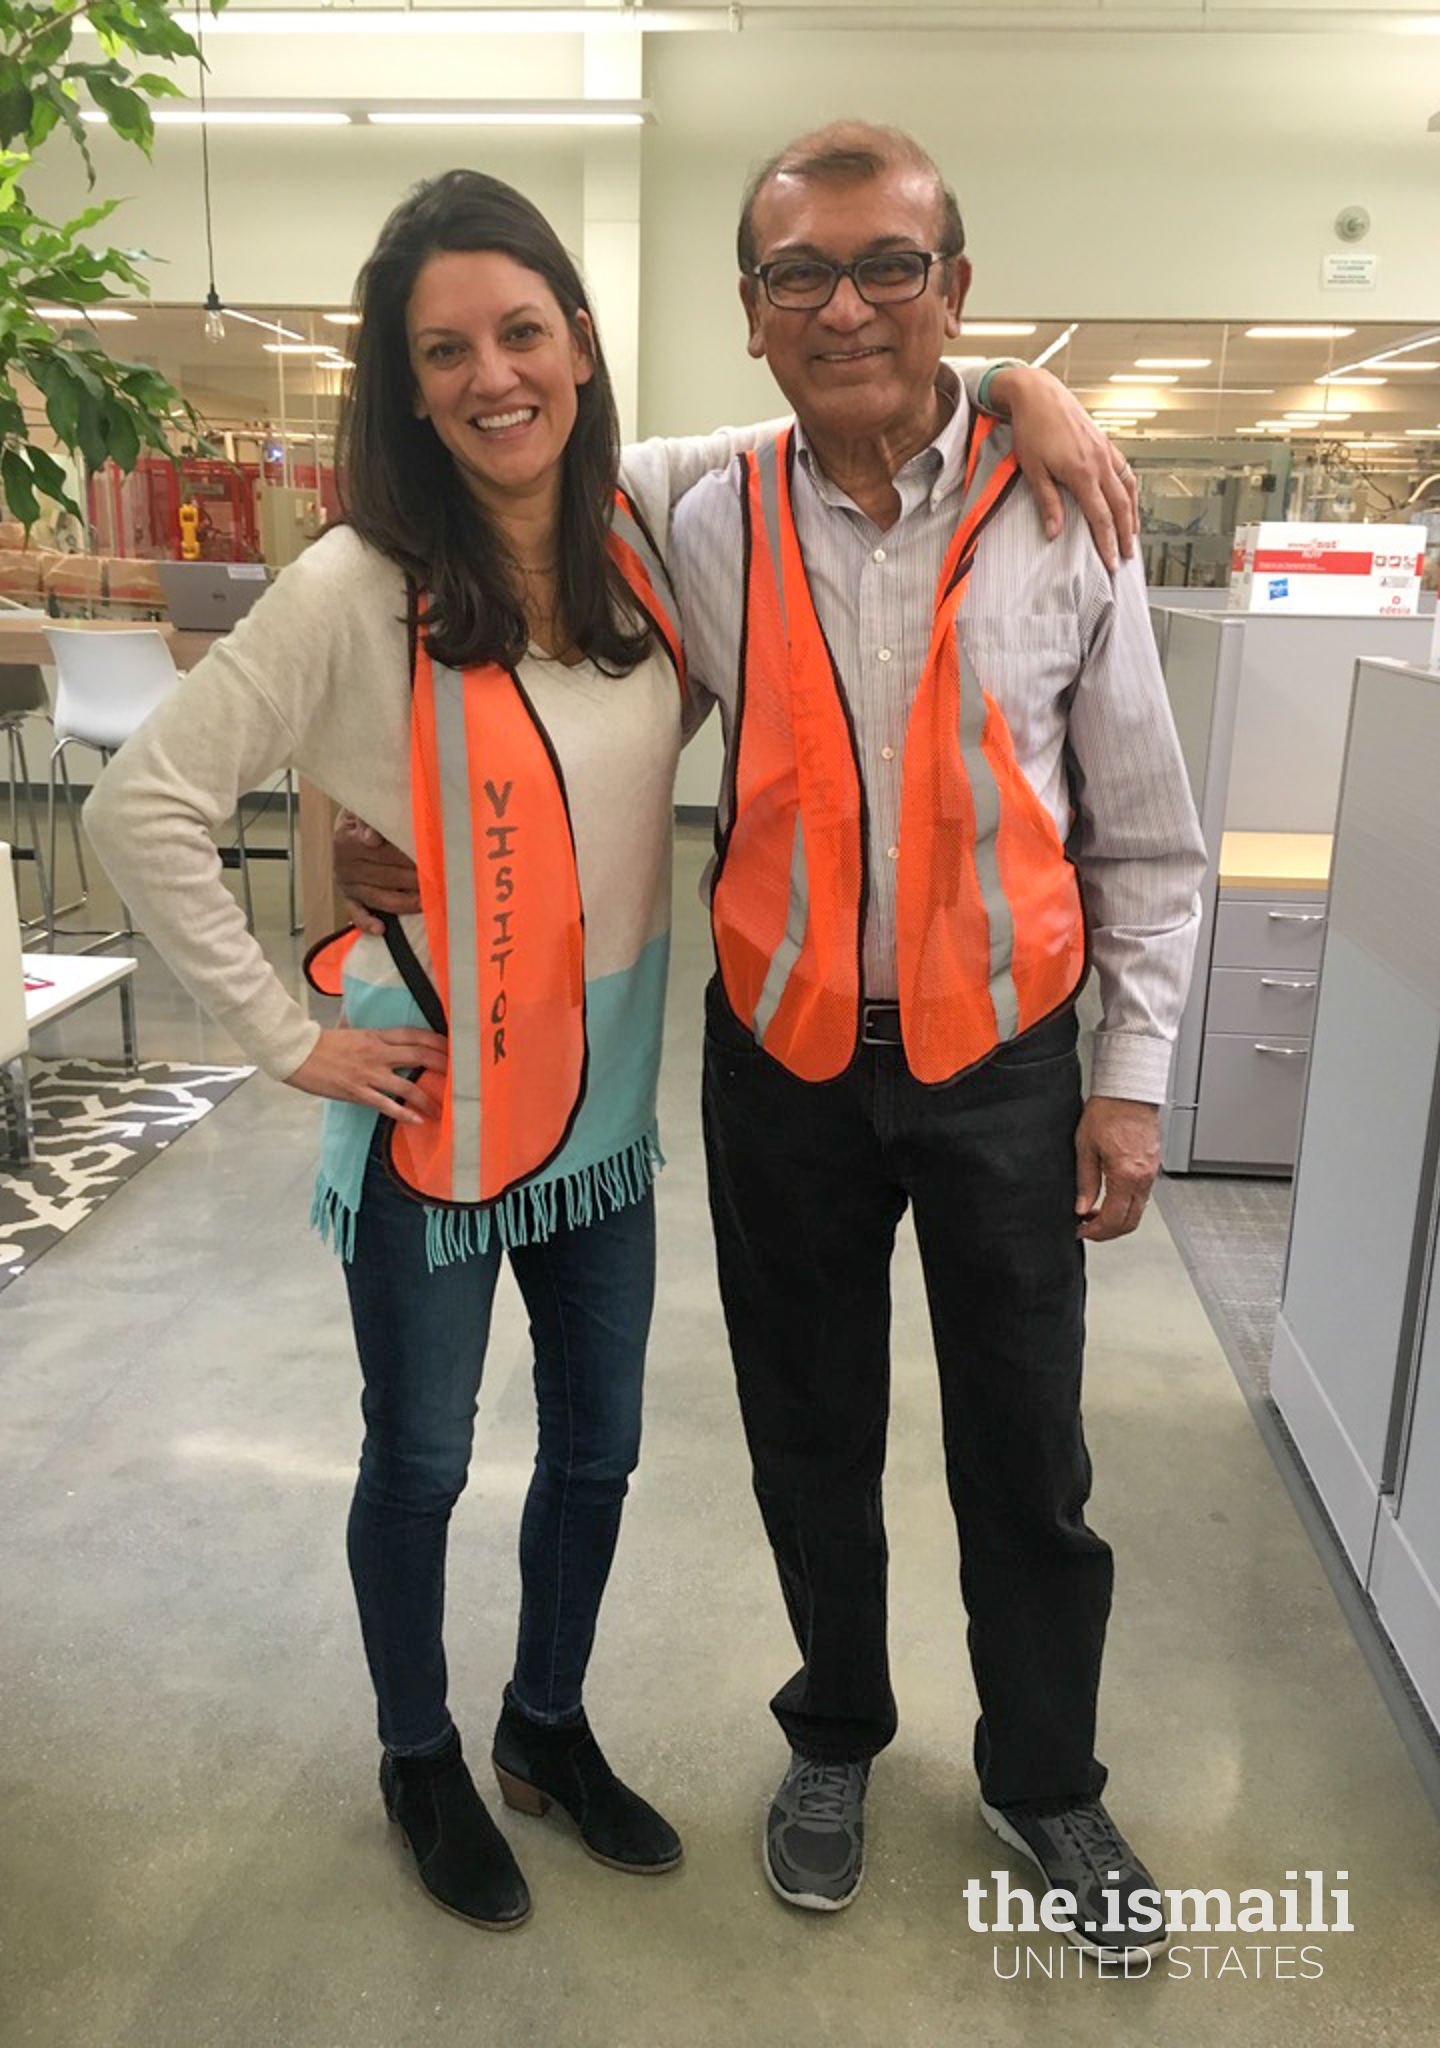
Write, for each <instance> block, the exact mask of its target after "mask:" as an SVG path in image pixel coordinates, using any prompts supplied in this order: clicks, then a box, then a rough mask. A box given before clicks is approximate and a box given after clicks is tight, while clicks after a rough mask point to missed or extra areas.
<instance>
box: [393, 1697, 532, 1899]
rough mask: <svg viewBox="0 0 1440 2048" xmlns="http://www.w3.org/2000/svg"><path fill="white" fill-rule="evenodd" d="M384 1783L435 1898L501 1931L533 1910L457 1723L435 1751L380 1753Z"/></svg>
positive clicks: (395, 1814) (430, 1892)
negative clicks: (468, 1766) (470, 1764)
mask: <svg viewBox="0 0 1440 2048" xmlns="http://www.w3.org/2000/svg"><path fill="white" fill-rule="evenodd" d="M380 1790H381V1792H382V1794H383V1795H384V1799H385V1811H386V1812H387V1813H388V1814H389V1816H390V1818H391V1820H393V1821H394V1822H396V1823H397V1825H398V1826H399V1827H400V1828H402V1829H403V1831H404V1834H405V1839H406V1841H407V1842H408V1843H409V1844H410V1847H411V1848H412V1849H413V1850H414V1852H415V1861H416V1863H417V1864H418V1866H419V1870H420V1882H421V1883H422V1884H423V1885H424V1887H425V1889H426V1891H427V1892H429V1894H430V1896H431V1898H432V1899H435V1900H437V1901H438V1902H439V1904H440V1905H442V1906H444V1907H445V1908H446V1909H447V1911H449V1912H451V1913H458V1914H459V1915H460V1918H461V1919H462V1920H472V1921H473V1922H474V1923H475V1925H476V1926H477V1927H491V1928H495V1929H496V1930H497V1931H503V1930H505V1929H507V1928H510V1927H518V1926H519V1925H520V1923H521V1922H522V1921H523V1920H527V1919H528V1918H529V1917H530V1893H529V1891H528V1890H527V1888H526V1884H525V1879H524V1877H523V1876H522V1875H521V1872H520V1866H519V1864H518V1863H517V1862H516V1861H515V1858H514V1857H513V1856H512V1855H511V1853H510V1844H509V1843H508V1842H507V1841H506V1840H505V1837H504V1836H503V1835H502V1834H501V1832H500V1830H499V1828H497V1827H496V1825H495V1823H494V1821H493V1820H491V1818H490V1816H489V1814H488V1813H487V1812H486V1811H485V1808H484V1806H483V1804H482V1803H481V1799H480V1794H479V1793H478V1792H477V1791H476V1790H475V1783H474V1780H473V1779H472V1778H471V1776H470V1773H469V1771H468V1770H467V1769H466V1767H465V1761H464V1758H463V1757H462V1756H461V1754H460V1737H459V1734H458V1733H457V1732H456V1731H455V1730H453V1729H452V1730H451V1735H450V1740H449V1742H447V1743H446V1745H445V1747H444V1749H442V1750H440V1751H438V1752H437V1753H436V1755H434V1756H391V1755H390V1754H389V1753H388V1751H387V1753H386V1754H385V1755H384V1756H383V1757H382V1758H381V1759H380Z"/></svg>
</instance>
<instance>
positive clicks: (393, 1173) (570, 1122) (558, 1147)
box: [380, 664, 590, 1210]
mask: <svg viewBox="0 0 1440 2048" xmlns="http://www.w3.org/2000/svg"><path fill="white" fill-rule="evenodd" d="M497 666H498V664H497ZM506 674H507V675H508V676H509V678H510V680H511V682H512V683H513V684H514V685H515V693H516V695H517V696H518V697H519V699H520V702H521V703H522V704H523V705H524V707H525V713H526V716H527V717H528V718H529V720H530V723H531V724H532V725H533V726H534V728H535V730H536V732H537V733H538V734H539V736H540V744H541V745H542V746H543V747H544V749H545V752H546V754H547V755H548V756H549V759H550V767H551V770H552V772H553V773H554V776H555V786H556V788H557V789H558V790H559V792H560V802H561V804H562V806H563V808H564V811H565V824H566V827H567V829H568V831H569V834H570V862H571V866H572V867H573V868H574V869H575V875H576V887H577V889H578V887H579V873H580V870H579V864H578V862H577V861H576V858H575V824H574V820H573V819H572V817H571V815H570V792H569V791H568V790H567V789H566V787H565V777H564V775H563V774H562V773H561V770H560V760H559V756H558V755H557V754H556V752H555V745H554V742H553V741H552V740H551V738H550V735H549V733H548V732H547V731H546V730H545V723H544V720H543V719H542V718H541V716H540V714H539V712H538V711H537V710H536V709H535V706H534V704H533V703H532V702H531V699H530V693H529V691H528V690H527V689H526V688H525V685H524V684H523V683H522V682H521V680H520V678H519V676H518V675H517V674H516V672H515V670H514V669H513V668H512V669H507V670H506ZM385 924H386V932H385V942H386V944H387V945H389V946H390V954H391V958H392V959H393V960H394V962H395V965H396V966H397V967H398V968H399V970H400V973H401V975H402V976H403V977H404V980H405V986H406V987H407V988H408V989H409V990H410V993H411V995H412V996H414V998H415V1000H416V1002H417V1003H419V1005H420V1007H421V1009H422V1010H424V1011H425V1012H426V1017H427V1021H428V1019H429V1014H430V1013H429V1010H428V1009H427V1006H426V1003H425V999H424V997H423V996H422V995H421V993H420V989H419V987H417V986H416V984H415V983H414V982H412V981H411V979H410V976H409V974H407V973H406V969H405V964H404V962H403V961H402V959H401V957H400V954H399V952H397V951H396V948H395V945H393V944H391V932H390V927H391V925H392V924H393V926H394V929H395V938H396V939H397V940H398V943H399V945H400V946H402V947H403V949H404V951H405V953H406V954H407V955H408V957H409V960H410V963H411V966H412V967H413V969H414V972H415V974H416V975H417V976H418V977H419V980H420V982H421V983H423V985H424V986H425V987H426V988H427V989H428V990H429V992H430V997H431V1000H432V1001H433V1003H434V1006H435V1010H436V1012H437V1013H438V1014H439V1015H440V1016H441V1017H442V1018H443V1016H444V1012H443V1010H442V1009H441V1006H440V997H439V995H438V993H437V992H436V990H435V988H434V986H433V984H432V983H431V981H430V979H429V976H428V975H427V974H426V973H425V971H424V969H423V968H422V967H421V965H420V963H419V961H418V960H417V959H416V958H415V955H414V953H413V951H412V950H411V947H410V942H409V940H408V939H407V938H406V937H405V934H404V932H403V931H402V930H401V929H400V920H399V919H398V918H397V917H393V916H391V915H387V916H386V919H385ZM580 932H581V938H582V941H583V938H584V932H585V903H584V899H583V897H582V899H581V903H580ZM588 1010H589V1004H588V1001H587V998H586V995H585V981H584V974H583V971H582V974H581V981H580V1046H581V1053H580V1078H579V1081H578V1083H577V1085H576V1089H575V1100H574V1103H573V1104H572V1105H571V1109H570V1114H569V1116H568V1117H567V1118H566V1119H565V1128H564V1130H563V1131H562V1132H561V1133H560V1136H559V1138H558V1140H557V1141H556V1143H555V1145H554V1147H553V1148H552V1149H551V1150H550V1151H549V1152H547V1153H546V1155H545V1157H544V1158H543V1159H540V1160H537V1161H536V1163H535V1165H534V1166H531V1167H529V1168H527V1170H526V1171H525V1172H524V1173H522V1174H521V1176H520V1178H519V1179H518V1180H512V1181H511V1182H510V1183H509V1184H508V1185H507V1186H505V1187H503V1188H500V1189H498V1190H497V1192H496V1193H495V1194H493V1195H486V1197H485V1198H484V1200H483V1201H480V1202H447V1201H446V1200H445V1198H444V1197H443V1196H442V1195H430V1194H426V1193H425V1192H424V1190H423V1189H421V1188H416V1187H412V1186H411V1185H410V1183H409V1181H407V1180H405V1179H403V1178H402V1177H401V1174H400V1172H399V1169H398V1168H397V1167H396V1165H395V1160H394V1156H393V1148H394V1141H395V1132H396V1125H395V1122H394V1119H393V1118H387V1119H386V1122H387V1123H388V1124H389V1129H388V1130H387V1131H384V1132H382V1134H381V1152H380V1158H381V1163H382V1165H383V1166H384V1168H385V1170H386V1172H387V1173H388V1174H389V1176H390V1178H391V1180H392V1181H393V1182H394V1184H395V1186H396V1187H397V1188H399V1189H400V1190H401V1192H402V1193H403V1194H407V1195H410V1196H411V1197H412V1198H413V1199H414V1200H415V1201H417V1202H423V1203H424V1204H425V1206H426V1207H427V1208H429V1209H446V1210H449V1209H493V1208H494V1207H495V1206H496V1205H497V1204H498V1203H500V1202H503V1201H504V1200H505V1199H506V1198H507V1196H510V1195H513V1194H514V1193H515V1192H516V1190H517V1189H519V1188H523V1187H525V1186H526V1185H527V1184H528V1183H529V1182H530V1181H532V1180H534V1179H535V1177H536V1175H537V1174H541V1173H543V1172H544V1171H545V1169H546V1167H547V1166H550V1165H553V1163H554V1162H555V1160H557V1159H558V1158H559V1156H560V1154H561V1153H562V1152H563V1151H564V1149H565V1147H566V1146H567V1145H568V1144H569V1142H570V1139H571V1136H572V1135H573V1133H574V1130H575V1119H576V1118H577V1117H578V1116H579V1114H580V1110H581V1108H582V1106H583V1104H584V1101H585V1094H586V1090H587V1089H588V1087H589V1084H590V1032H589V1028H588V1025H589V1018H588ZM432 1028H433V1029H434V1030H436V1031H443V1032H445V1034H446V1036H447V1037H448V1036H449V1026H448V1024H445V1023H443V1022H442V1023H440V1024H435V1025H433V1027H432ZM418 1072H419V1069H418V1068H417V1069H416V1073H418ZM407 1078H408V1079H411V1080H413V1079H414V1078H415V1075H414V1074H412V1075H409V1076H407Z"/></svg>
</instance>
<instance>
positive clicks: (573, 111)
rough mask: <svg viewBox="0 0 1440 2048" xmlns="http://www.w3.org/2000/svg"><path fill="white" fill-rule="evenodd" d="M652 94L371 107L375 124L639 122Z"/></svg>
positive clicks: (487, 125)
mask: <svg viewBox="0 0 1440 2048" xmlns="http://www.w3.org/2000/svg"><path fill="white" fill-rule="evenodd" d="M653 113H654V108H653V106H652V105H651V103H650V101H649V100H585V99H568V100H472V101H471V102H470V103H469V105H468V106H463V105H462V106H456V107H436V106H415V107H400V106H378V107H369V108H367V109H366V111H365V116H364V118H365V119H366V120H367V121H368V122H369V123H370V125H371V127H372V128H641V127H643V126H644V124H645V122H646V121H647V120H648V119H650V118H651V116H652V115H653Z"/></svg>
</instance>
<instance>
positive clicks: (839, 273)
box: [750, 249, 955, 313]
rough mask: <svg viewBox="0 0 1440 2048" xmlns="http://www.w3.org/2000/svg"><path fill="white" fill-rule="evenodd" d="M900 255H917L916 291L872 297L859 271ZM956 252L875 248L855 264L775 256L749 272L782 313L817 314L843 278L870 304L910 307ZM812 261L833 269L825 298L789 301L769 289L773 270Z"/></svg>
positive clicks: (806, 257) (837, 288)
mask: <svg viewBox="0 0 1440 2048" xmlns="http://www.w3.org/2000/svg"><path fill="white" fill-rule="evenodd" d="M897 256H904V257H917V258H918V259H919V261H920V264H921V270H920V275H919V277H918V279H917V280H916V284H915V289H914V291H913V292H901V293H899V294H898V295H897V294H896V293H894V292H890V293H888V294H887V295H886V296H885V297H884V298H883V299H872V298H871V297H870V294H869V293H868V292H867V291H866V289H865V287H864V285H863V284H862V283H861V281H860V273H861V271H862V270H864V269H865V268H866V267H867V265H869V264H872V263H892V262H893V261H894V260H895V258H896V257H897ZM954 258H955V252H954V251H953V250H952V249H874V250H872V251H871V253H870V254H869V255H868V256H857V257H856V259H855V261H854V262H853V263H831V262H829V261H828V260H827V259H826V258H825V257H823V256H776V257H773V258H772V259H771V261H770V262H768V263H757V264H756V265H755V268H754V269H753V270H752V271H751V273H750V275H751V277H753V278H754V279H755V280H756V282H757V283H758V284H759V285H760V287H761V289H762V290H763V292H764V294H765V296H766V298H767V299H768V300H769V301H770V303H771V305H772V306H774V307H775V308H776V310H777V311H778V312H781V313H818V312H820V311H821V309H822V308H823V307H825V306H828V305H829V303H830V301H831V300H832V299H833V298H834V296H835V294H836V292H837V291H838V290H839V289H840V280H841V278H842V277H848V278H849V280H850V282H851V284H853V285H854V287H855V290H856V293H857V295H858V296H859V297H860V298H861V299H863V300H864V302H865V304H866V305H867V306H908V305H909V304H910V302H911V300H912V299H918V298H919V297H921V295H922V294H923V292H924V290H925V287H926V286H927V285H928V284H929V282H930V273H931V271H932V270H933V269H934V268H935V265H936V264H937V263H951V262H953V261H954ZM802 263H809V264H813V265H814V267H815V268H816V269H817V270H828V271H829V272H830V289H829V291H828V292H826V294H825V296H824V298H823V299H807V300H806V301H805V303H804V305H795V304H793V303H787V301H786V300H784V299H777V298H776V296H775V294H774V292H772V291H771V289H770V278H771V275H772V273H773V272H775V271H777V270H784V269H786V268H787V267H788V266H789V265H791V264H802Z"/></svg>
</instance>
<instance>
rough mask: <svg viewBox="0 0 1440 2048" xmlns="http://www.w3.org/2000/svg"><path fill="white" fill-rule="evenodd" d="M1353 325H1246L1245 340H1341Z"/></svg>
mask: <svg viewBox="0 0 1440 2048" xmlns="http://www.w3.org/2000/svg"><path fill="white" fill-rule="evenodd" d="M1354 332H1355V329H1354V328H1353V327H1247V328H1246V329H1245V339H1246V340H1247V341H1343V340H1344V338H1345V336H1346V335H1347V334H1353V333H1354Z"/></svg>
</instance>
